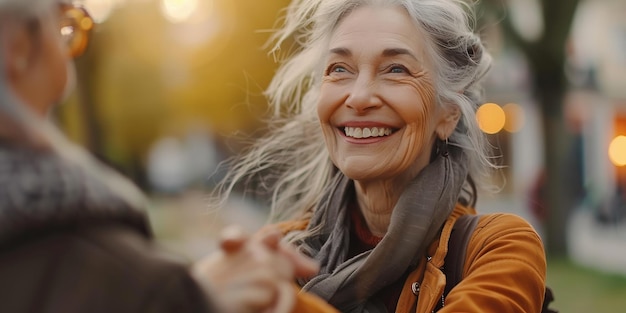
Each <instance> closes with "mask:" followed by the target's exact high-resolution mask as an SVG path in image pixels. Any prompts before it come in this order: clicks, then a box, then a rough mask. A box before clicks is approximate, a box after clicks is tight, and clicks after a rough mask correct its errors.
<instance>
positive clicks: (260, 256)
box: [193, 227, 318, 313]
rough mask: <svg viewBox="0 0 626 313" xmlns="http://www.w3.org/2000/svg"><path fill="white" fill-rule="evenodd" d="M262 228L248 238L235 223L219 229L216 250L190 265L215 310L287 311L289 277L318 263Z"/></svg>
mask: <svg viewBox="0 0 626 313" xmlns="http://www.w3.org/2000/svg"><path fill="white" fill-rule="evenodd" d="M281 238H282V235H281V234H280V233H279V232H278V231H275V230H267V229H266V230H265V231H263V232H260V233H259V234H258V235H255V236H254V237H252V238H251V237H249V236H248V235H246V234H245V233H244V232H243V231H242V230H241V229H240V228H237V227H230V228H227V229H226V230H224V231H223V232H222V234H221V240H220V248H221V249H220V250H219V251H217V252H215V253H213V254H211V255H209V256H208V257H206V258H204V259H203V260H201V261H200V262H198V263H197V264H196V265H194V268H193V275H194V277H195V278H196V280H198V281H199V282H200V284H201V285H202V286H203V287H204V288H205V290H206V291H207V293H209V298H210V299H211V300H212V301H213V302H215V303H216V304H217V305H218V306H219V308H220V312H226V313H240V312H242V313H245V312H277V313H283V312H290V311H291V309H292V308H293V306H294V302H295V296H296V295H295V293H296V292H297V291H296V289H295V288H294V285H293V282H294V278H295V277H303V276H309V275H313V274H315V273H316V272H317V271H318V266H317V264H316V263H314V262H313V261H312V260H310V259H308V258H306V257H304V256H302V255H301V254H299V253H298V252H297V251H295V249H293V248H292V247H290V246H288V245H287V244H285V243H282V242H281Z"/></svg>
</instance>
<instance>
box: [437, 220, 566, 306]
mask: <svg viewBox="0 0 626 313" xmlns="http://www.w3.org/2000/svg"><path fill="white" fill-rule="evenodd" d="M478 220H480V215H474V214H466V215H461V216H460V217H459V218H458V219H457V220H456V222H455V223H454V226H453V227H452V232H451V233H450V239H449V240H448V254H447V255H446V258H445V261H444V262H445V263H444V267H443V272H444V274H445V275H446V287H445V289H444V291H443V297H444V299H445V297H447V296H448V293H450V290H452V288H454V286H456V285H457V284H458V283H459V282H460V281H461V280H462V279H463V267H464V266H465V258H466V255H467V246H468V244H469V241H470V238H471V237H472V234H473V233H474V230H475V229H476V225H477V224H478ZM552 301H554V294H553V292H552V289H550V287H548V286H546V288H545V295H544V299H543V304H542V308H541V312H542V313H558V311H556V310H554V309H551V308H549V307H548V306H549V305H550V302H552Z"/></svg>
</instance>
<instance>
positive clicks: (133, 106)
mask: <svg viewBox="0 0 626 313" xmlns="http://www.w3.org/2000/svg"><path fill="white" fill-rule="evenodd" d="M79 2H82V3H84V5H85V6H86V7H87V8H88V9H89V10H90V12H91V13H92V15H93V16H94V18H95V19H96V21H97V22H98V25H96V28H95V31H94V37H93V41H92V43H91V44H90V46H89V49H88V51H87V54H86V55H84V56H83V57H81V58H80V59H78V60H77V71H78V82H79V88H78V90H77V92H75V94H73V95H72V97H71V98H70V100H69V101H68V102H67V103H65V104H63V105H62V106H60V107H59V108H58V109H57V110H56V111H55V112H54V116H53V118H54V119H55V120H56V122H57V123H58V125H59V126H60V127H61V128H62V129H63V131H64V132H65V133H66V134H67V135H68V136H69V137H70V138H71V139H72V140H73V141H75V142H77V143H78V144H80V145H82V146H84V147H85V148H86V149H88V150H89V151H90V152H92V153H93V154H94V155H96V156H97V157H98V158H99V159H100V160H102V161H103V162H104V163H106V164H108V165H110V166H112V167H114V168H115V169H117V170H118V171H120V172H121V173H123V174H124V175H126V176H128V177H130V178H131V179H132V180H133V181H134V182H135V183H137V184H138V185H139V186H140V187H141V188H142V189H143V190H144V191H145V192H146V193H147V194H148V195H149V197H150V202H151V208H150V210H149V216H150V219H151V221H152V223H153V226H154V230H155V233H156V234H157V238H158V239H159V243H160V244H162V245H164V246H166V247H167V248H168V249H170V250H172V251H175V252H177V253H180V254H182V255H184V256H186V257H187V258H189V259H190V260H191V259H195V258H198V257H200V256H202V255H204V254H206V253H208V252H210V251H211V250H212V249H214V248H215V236H216V234H217V233H218V232H219V230H220V229H221V228H222V227H224V226H225V225H229V224H240V225H243V226H244V227H245V228H246V229H248V230H249V231H250V232H253V231H254V230H256V229H258V228H259V227H261V226H262V225H263V223H264V222H265V220H266V218H267V208H265V207H264V206H263V205H262V204H260V203H263V202H262V201H258V200H262V199H251V198H249V197H248V198H234V199H232V200H231V202H230V203H228V204H227V205H225V206H224V207H222V208H220V209H219V210H214V209H209V206H208V202H207V201H208V195H209V193H210V192H211V190H212V188H213V187H214V186H215V184H216V182H217V181H218V180H219V179H220V178H221V175H222V174H223V170H224V169H223V168H220V167H218V164H220V162H222V161H224V160H226V159H228V158H230V157H232V156H235V155H237V154H238V153H240V152H241V151H243V149H245V148H246V147H247V146H248V145H249V144H250V143H251V142H252V141H254V139H255V138H258V137H260V136H262V135H263V133H264V132H265V131H266V130H267V129H266V127H265V124H264V123H263V119H264V118H265V117H267V116H268V115H269V112H267V105H266V101H265V99H264V97H263V94H262V93H263V90H264V88H265V87H266V86H267V84H268V83H269V81H270V79H271V77H272V74H273V73H274V70H275V69H276V66H277V63H276V62H275V60H274V59H273V58H272V56H269V55H268V54H267V50H266V49H264V48H263V45H264V43H265V42H266V41H267V39H268V38H269V35H270V33H271V31H270V30H271V29H272V28H274V27H275V26H276V24H275V21H276V20H277V19H278V17H280V16H281V9H282V8H284V7H285V6H286V5H287V4H288V2H289V1H288V0H275V1H259V0H84V1H79ZM478 3H479V10H478V19H477V21H476V28H477V30H478V31H479V32H480V35H481V37H482V38H483V39H484V40H485V42H486V43H487V47H488V49H489V50H490V52H491V53H492V55H493V57H494V66H493V68H492V71H491V72H490V74H489V76H488V77H487V83H486V89H485V95H486V100H487V101H485V103H484V104H481V106H480V108H479V110H478V112H477V116H476V118H477V120H478V122H479V124H480V126H481V129H482V130H483V131H484V132H485V133H486V134H487V136H488V138H489V140H490V142H491V143H492V144H493V146H494V154H495V155H496V156H499V157H498V158H497V159H496V162H498V164H500V165H502V166H503V168H502V170H501V171H500V172H498V173H497V175H495V176H494V177H493V183H494V184H495V185H496V186H498V187H500V188H501V190H500V191H499V192H498V193H495V194H489V193H486V192H483V193H481V195H480V196H479V201H478V211H479V212H480V213H490V212H511V213H515V214H519V215H521V216H522V217H524V218H526V219H527V220H529V221H530V222H531V223H532V224H533V225H534V226H535V228H536V229H537V231H538V232H539V234H540V235H541V237H542V239H543V240H544V242H545V244H546V251H547V253H548V255H549V259H548V261H549V270H548V279H549V284H550V285H551V286H552V287H553V289H554V291H555V295H556V298H557V300H556V302H555V307H556V308H558V309H559V310H560V311H561V312H623V311H624V308H625V307H626V244H625V242H626V19H624V16H626V1H624V0H482V1H479V2H478Z"/></svg>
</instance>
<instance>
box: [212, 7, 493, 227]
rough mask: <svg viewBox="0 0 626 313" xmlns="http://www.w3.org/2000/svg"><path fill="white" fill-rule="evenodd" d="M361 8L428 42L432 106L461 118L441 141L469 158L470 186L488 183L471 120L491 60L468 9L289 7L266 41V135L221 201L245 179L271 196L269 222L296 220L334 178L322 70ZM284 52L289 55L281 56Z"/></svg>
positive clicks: (236, 168) (482, 147)
mask: <svg viewBox="0 0 626 313" xmlns="http://www.w3.org/2000/svg"><path fill="white" fill-rule="evenodd" d="M364 5H375V6H401V7H403V8H404V9H406V11H407V12H408V14H409V15H410V16H411V17H412V19H413V20H414V21H415V24H416V27H417V28H419V30H420V31H421V32H422V33H423V34H425V35H426V36H427V37H428V38H430V44H429V45H428V46H427V51H428V54H429V56H430V58H431V60H432V61H433V63H434V66H433V68H432V69H431V70H432V71H434V75H433V77H434V82H433V84H434V86H435V89H436V94H437V95H438V99H437V100H438V101H437V103H438V105H442V106H446V105H456V106H458V107H459V109H460V110H461V112H462V118H461V120H460V121H459V123H458V126H457V127H456V129H455V131H454V133H453V134H452V136H451V137H450V138H449V141H450V143H451V144H455V145H458V146H460V147H462V148H463V149H465V151H466V152H467V153H468V155H469V156H470V164H468V166H469V167H470V170H469V172H470V177H471V178H473V179H474V180H478V181H479V182H481V181H484V180H485V178H487V177H489V176H490V175H489V172H490V170H491V169H493V168H495V167H496V166H495V165H494V164H493V163H492V162H491V158H490V151H491V148H490V146H489V144H488V142H487V140H486V137H485V135H484V134H483V133H482V132H481V130H480V129H479V127H478V124H477V121H476V118H475V112H476V109H477V106H478V105H479V104H480V101H482V89H481V86H480V82H481V79H482V78H483V77H484V76H485V74H486V73H487V71H488V69H489V67H490V64H491V57H490V55H489V53H488V52H487V51H486V50H485V48H484V46H483V44H482V42H481V40H480V38H479V37H478V36H477V35H476V34H475V33H474V32H473V30H472V27H473V26H472V23H473V22H474V20H473V11H472V8H471V6H470V5H469V4H467V3H466V2H465V1H462V0H335V1H324V0H322V1H320V0H293V1H292V2H291V4H290V5H289V7H288V8H287V14H286V17H285V19H284V21H283V25H282V27H281V28H280V29H279V30H278V31H277V32H275V33H274V35H273V37H272V40H271V41H270V43H272V44H273V48H272V49H271V53H273V54H274V56H275V57H278V59H281V61H282V63H281V65H280V67H279V69H278V71H277V73H276V75H275V76H274V79H273V80H272V82H271V83H270V85H269V87H268V89H267V90H266V96H267V97H268V99H269V102H270V105H271V107H272V108H273V118H272V121H271V124H270V127H271V129H270V132H269V134H268V136H266V137H265V138H263V139H261V140H259V141H258V142H257V143H256V144H255V145H254V146H253V147H252V148H251V150H250V151H249V152H248V153H247V154H245V155H244V156H243V157H241V158H239V159H238V160H236V161H235V162H234V164H233V168H232V169H231V171H230V173H229V174H228V176H227V177H226V179H225V180H224V182H223V184H222V185H220V186H219V188H218V190H217V193H218V195H221V197H222V200H224V197H227V196H228V194H229V193H230V192H231V191H232V190H233V188H234V187H235V184H237V183H238V182H246V181H250V179H251V178H253V181H255V182H256V183H257V184H258V186H262V187H265V188H267V190H268V191H269V192H271V195H272V197H271V204H270V205H271V210H272V216H271V219H272V220H277V219H278V220H281V219H287V218H294V217H298V216H299V215H301V214H303V213H305V212H306V211H308V210H311V209H313V208H314V207H315V205H316V204H317V202H318V201H319V199H320V197H321V195H322V194H323V191H324V188H326V186H328V185H329V184H330V181H331V180H332V179H333V177H334V176H335V174H336V172H337V170H336V168H335V167H334V165H333V164H332V162H331V160H330V158H329V153H328V151H327V150H326V147H325V142H324V138H323V135H322V131H321V128H320V125H319V121H318V118H317V114H316V103H317V99H318V97H319V89H320V88H319V86H320V83H321V79H322V76H323V75H322V74H323V68H324V66H323V62H324V58H325V56H326V53H327V46H328V42H329V40H330V36H331V35H332V33H333V31H334V30H335V28H336V27H337V25H338V24H339V22H340V21H341V20H342V18H344V17H345V16H346V15H348V14H349V13H350V12H351V11H352V10H354V9H355V8H357V7H359V6H364ZM286 44H291V45H292V46H291V48H290V50H294V51H286V52H283V50H282V48H283V47H284V46H285V45H286ZM282 57H285V58H282ZM283 60H284V61H283ZM268 172H269V173H268ZM258 186H257V187H258ZM474 196H475V195H474Z"/></svg>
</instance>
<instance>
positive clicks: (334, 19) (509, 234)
mask: <svg viewBox="0 0 626 313" xmlns="http://www.w3.org/2000/svg"><path fill="white" fill-rule="evenodd" d="M470 14H471V8H470V6H469V5H466V4H465V3H464V2H463V1H460V0H334V1H330V0H295V1H293V2H292V3H291V5H290V6H289V8H288V10H287V16H286V19H285V20H284V25H283V27H282V28H281V29H279V30H278V32H277V33H276V34H275V36H274V37H273V39H274V40H275V46H274V47H275V48H274V50H273V51H274V52H276V53H278V52H279V50H280V47H281V46H282V45H283V44H285V43H288V42H291V40H296V41H297V43H298V44H299V48H298V49H297V50H296V51H295V52H294V53H293V54H292V55H290V56H289V58H288V59H287V60H285V61H284V62H283V63H282V64H281V66H280V68H279V70H278V72H277V74H276V76H275V78H274V79H273V81H272V82H271V84H270V86H269V88H268V90H267V95H268V96H269V99H270V102H271V104H272V105H273V106H274V108H275V112H276V114H275V120H274V122H275V124H272V125H271V129H272V130H271V131H270V133H269V134H268V136H267V137H265V138H264V139H261V140H259V141H258V142H257V144H255V145H254V146H253V147H252V148H251V150H250V151H249V153H247V154H246V155H244V156H242V157H241V158H240V159H239V160H237V162H236V163H234V167H233V169H232V170H231V172H230V174H229V175H228V177H227V179H226V180H225V181H224V182H223V185H222V189H221V192H222V193H221V195H222V197H227V195H228V193H229V192H230V191H231V190H232V189H233V188H234V187H235V185H236V184H237V183H239V182H244V181H248V179H253V180H251V181H256V182H260V183H259V184H258V185H259V186H261V187H265V188H267V189H266V190H265V192H268V191H269V192H270V193H271V195H272V197H271V208H272V213H273V215H272V217H273V218H274V220H276V221H283V222H282V223H279V224H278V225H279V226H280V227H281V228H282V229H283V231H284V232H285V233H287V234H288V238H291V240H292V241H293V242H294V243H296V244H297V245H298V246H299V247H300V249H301V250H302V251H304V252H305V253H306V254H308V255H310V256H312V257H313V258H315V259H317V260H318V261H320V264H321V271H320V272H319V273H318V275H317V276H315V277H313V278H311V279H306V280H304V279H303V280H299V284H300V286H301V287H302V290H303V291H304V292H306V293H314V294H317V295H318V296H320V297H322V298H324V299H325V300H326V301H328V303H330V304H332V305H333V306H334V307H336V308H337V309H339V310H340V311H342V312H431V311H434V310H439V312H460V311H463V312H540V311H541V306H542V300H543V297H544V283H545V271H546V261H545V255H544V250H543V246H542V242H541V240H540V238H539V237H538V235H537V234H536V232H535V231H534V229H533V228H532V227H531V226H530V225H529V224H528V223H527V222H526V221H524V220H523V219H521V218H519V217H517V216H514V215H508V214H491V215H483V216H481V217H480V220H479V222H478V226H477V228H476V229H477V230H476V231H475V232H474V233H473V235H472V236H471V238H470V239H469V247H468V251H467V257H466V259H465V261H466V262H465V267H464V279H463V280H462V281H461V282H460V283H459V284H458V285H456V286H455V287H454V288H453V289H452V290H451V292H450V293H449V294H448V295H447V296H445V295H444V287H445V285H446V277H445V275H444V273H443V272H442V268H444V267H445V266H446V264H444V260H445V256H446V253H447V249H448V247H447V243H448V239H449V237H450V233H451V231H452V227H453V225H454V223H455V221H456V220H457V218H458V217H459V216H461V215H465V214H476V211H475V209H474V204H475V202H476V187H475V185H474V181H475V180H476V181H478V182H480V181H481V180H483V179H484V178H485V177H487V175H488V174H489V172H490V170H491V169H493V168H494V166H493V165H492V164H491V163H490V161H489V153H488V149H489V147H488V144H487V142H486V140H485V138H484V137H483V134H482V133H481V132H480V130H479V128H478V126H477V122H476V120H475V110H476V107H477V105H478V104H479V103H480V101H481V89H480V82H481V79H482V78H483V76H484V75H485V74H486V72H487V71H488V68H489V67H490V61H491V59H490V56H489V54H488V52H487V51H485V49H484V47H483V44H482V43H481V40H480V39H479V37H477V36H476V35H475V34H474V33H473V32H472V30H471V28H470V26H469V24H470V22H471V21H470V16H471V15H470ZM474 179H475V180H474ZM222 199H223V198H222Z"/></svg>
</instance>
